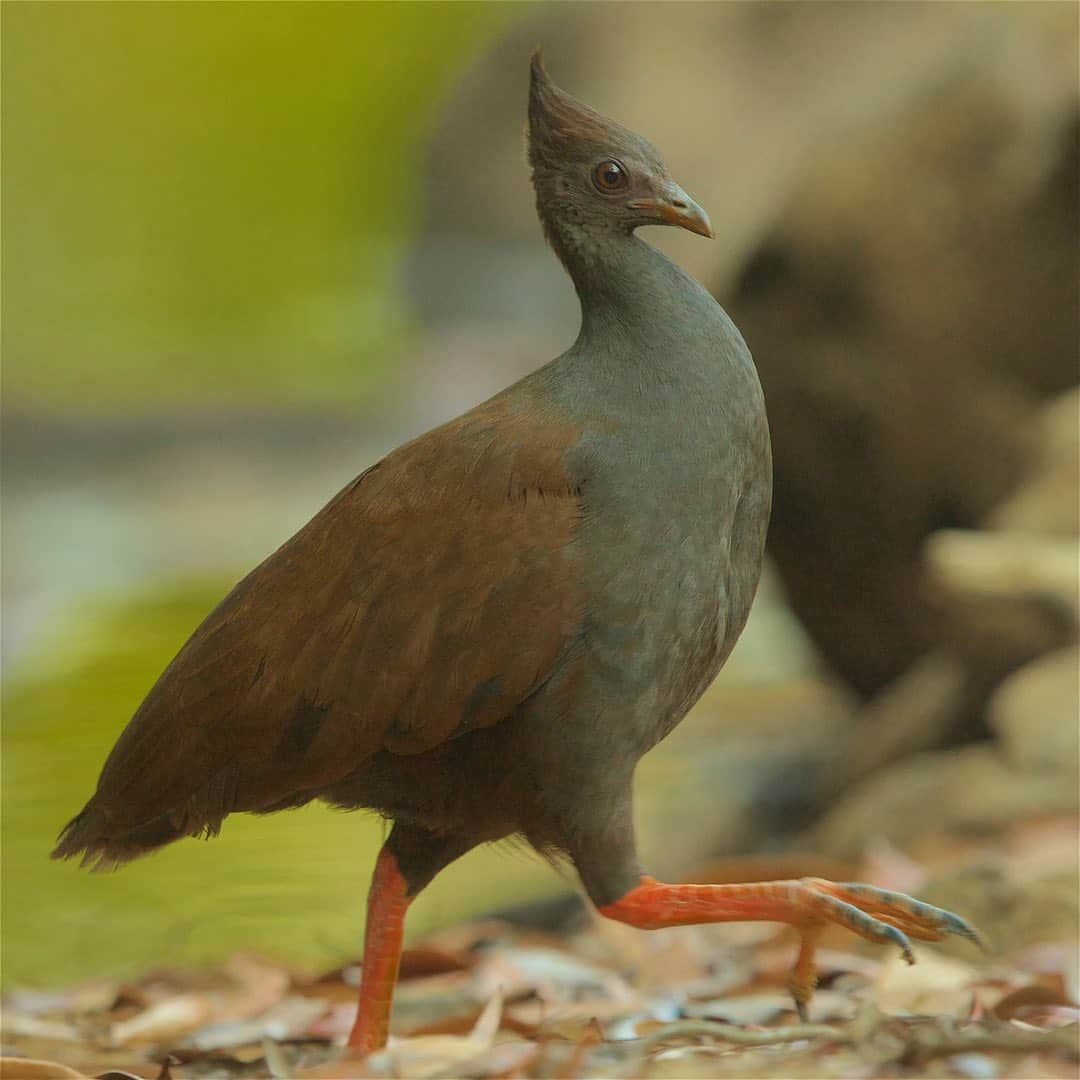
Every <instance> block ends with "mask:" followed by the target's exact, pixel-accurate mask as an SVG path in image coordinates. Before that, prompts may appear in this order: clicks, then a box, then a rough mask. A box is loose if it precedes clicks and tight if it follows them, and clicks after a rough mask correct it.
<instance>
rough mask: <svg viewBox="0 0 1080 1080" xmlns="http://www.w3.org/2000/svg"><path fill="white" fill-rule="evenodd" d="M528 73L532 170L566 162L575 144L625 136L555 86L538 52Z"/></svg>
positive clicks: (603, 118) (614, 126)
mask: <svg viewBox="0 0 1080 1080" xmlns="http://www.w3.org/2000/svg"><path fill="white" fill-rule="evenodd" d="M529 73H530V77H529V164H530V165H531V166H532V167H533V169H544V168H550V167H553V166H555V165H557V164H558V163H560V162H564V161H565V160H566V158H567V157H568V156H571V155H572V154H573V146H574V144H575V143H581V144H583V145H590V144H593V145H594V144H596V143H601V144H602V143H606V142H609V141H611V139H612V137H613V136H614V137H615V138H618V137H619V135H620V134H623V133H624V129H623V128H622V127H621V125H619V124H616V123H615V122H614V121H613V120H608V119H607V118H606V117H604V116H601V115H600V113H598V112H597V111H596V110H595V109H591V108H589V106H588V105H586V104H585V103H584V102H581V101H578V100H577V98H575V97H572V96H571V95H570V94H568V93H567V92H566V91H565V90H562V89H560V88H559V87H558V86H556V85H555V84H554V83H553V82H552V81H551V78H550V77H549V75H548V73H547V71H545V70H544V56H543V52H542V50H541V49H539V48H537V50H536V51H535V52H534V53H533V55H532V61H531V63H530V65H529ZM625 134H627V135H629V134H630V133H629V132H625Z"/></svg>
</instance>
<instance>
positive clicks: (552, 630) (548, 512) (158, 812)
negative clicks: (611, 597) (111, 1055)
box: [55, 394, 582, 867]
mask: <svg viewBox="0 0 1080 1080" xmlns="http://www.w3.org/2000/svg"><path fill="white" fill-rule="evenodd" d="M576 435H577V431H576V430H575V428H574V426H573V425H572V424H568V423H567V422H566V421H565V420H557V419H555V418H551V419H550V420H549V421H547V422H545V421H544V420H543V419H542V418H541V417H540V416H538V415H537V413H536V412H535V411H532V410H530V409H529V408H528V404H527V401H522V400H520V399H517V400H515V399H513V398H510V397H508V396H507V395H506V394H503V395H500V396H499V397H496V398H494V399H493V400H491V401H489V402H487V403H486V404H484V405H482V406H480V407H479V408H477V409H474V410H473V411H472V412H470V413H467V414H466V415H465V416H462V417H459V418H458V419H456V420H453V421H451V422H450V423H448V424H446V425H444V426H443V427H440V428H437V429H436V430H434V431H431V432H429V433H427V434H426V435H423V436H421V437H420V438H418V439H416V440H414V441H413V442H410V443H407V444H406V445H405V446H402V447H401V448H400V449H398V450H396V451H395V452H394V453H392V454H390V455H389V456H388V457H387V458H385V459H384V460H382V461H381V462H379V463H378V464H377V465H375V466H373V467H372V468H370V469H368V470H367V471H366V472H365V473H363V474H361V475H360V476H359V477H358V478H357V479H356V480H354V481H353V482H352V483H351V484H349V485H348V487H346V488H345V489H344V490H343V491H341V492H340V493H339V494H338V495H337V496H335V497H334V498H333V499H332V500H331V501H330V502H329V503H328V504H327V505H326V506H325V507H324V508H323V509H322V510H321V511H320V512H319V513H318V514H317V515H316V516H315V517H314V518H313V519H312V520H311V521H310V522H309V523H308V524H307V525H306V526H304V528H303V529H301V530H300V532H298V533H297V534H296V535H295V536H293V537H292V538H291V539H290V540H288V541H287V542H286V543H285V544H283V545H282V546H281V547H280V548H279V549H278V550H277V551H276V552H275V553H274V554H273V555H271V556H270V557H269V558H268V559H266V560H265V561H264V562H263V563H261V564H260V565H259V566H258V567H256V568H255V569H254V570H253V571H252V572H251V573H250V574H248V576H247V577H246V578H244V579H243V581H241V582H240V583H239V584H238V585H237V586H236V588H235V589H233V591H232V592H231V593H230V594H229V595H228V596H227V597H226V598H225V599H224V600H223V601H222V602H221V604H220V605H218V607H217V608H216V609H215V610H214V611H213V613H212V614H211V615H210V616H209V617H208V618H207V619H206V621H205V622H204V623H203V624H202V625H201V626H200V627H199V628H198V630H197V631H196V632H195V634H194V635H193V636H192V638H191V640H190V641H188V643H187V644H186V645H185V646H184V648H183V649H182V650H181V651H180V653H179V654H178V655H177V656H176V658H175V659H174V660H173V662H172V663H171V664H170V665H169V666H168V668H166V670H165V671H164V673H163V674H162V675H161V677H160V678H159V679H158V681H157V683H156V684H155V685H154V687H153V689H152V690H151V691H150V693H149V694H148V695H147V697H146V700H145V701H144V702H143V703H142V705H141V706H140V707H139V709H138V711H137V712H136V714H135V716H134V718H133V719H132V721H131V723H130V724H129V725H128V727H127V729H126V730H125V731H124V733H123V735H122V736H121V737H120V740H119V741H118V742H117V744H116V747H115V748H114V750H113V752H112V754H110V756H109V760H108V762H107V763H106V765H105V768H104V770H103V772H102V775H101V780H100V783H99V785H98V789H97V791H96V792H95V794H94V796H93V798H92V799H91V800H90V802H89V803H88V804H87V806H86V808H85V810H84V811H83V812H82V813H81V814H80V815H79V816H78V817H77V818H75V819H74V820H73V821H72V822H71V823H70V824H69V825H68V826H67V828H66V829H65V830H64V833H63V835H62V836H61V838H60V842H59V844H58V846H57V849H56V853H55V854H56V855H57V856H58V857H62V858H63V857H68V856H70V855H72V854H77V853H79V852H82V853H83V858H84V862H93V863H98V864H100V865H102V866H104V867H108V866H112V865H115V864H118V863H122V862H125V861H127V860H128V859H131V858H135V857H136V856H138V855H141V854H144V853H145V852H146V851H148V850H150V849H152V848H155V847H158V846H160V845H161V844H164V843H167V842H169V841H171V840H174V839H176V838H178V837H181V836H197V835H199V834H202V833H205V834H213V833H216V832H217V831H218V829H219V827H220V825H221V822H222V820H223V819H224V818H225V816H226V815H227V814H229V813H231V812H233V811H237V810H250V811H257V812H259V811H267V810H275V809H279V808H280V807H282V806H296V805H300V804H301V803H303V802H307V801H309V800H310V799H313V798H315V797H316V796H317V795H318V794H320V792H321V791H322V790H323V789H325V788H327V787H329V786H330V785H333V784H335V783H338V782H340V781H342V780H344V779H345V778H346V777H347V776H348V774H349V773H350V772H351V771H352V770H353V769H355V767H356V765H357V764H358V763H361V762H363V761H365V760H367V759H368V758H370V757H371V756H372V755H373V754H375V753H376V752H377V751H379V750H386V751H389V752H392V753H395V754H403V755H413V754H419V753H422V752H423V751H425V750H429V749H431V748H432V747H434V746H436V745H437V744H438V743H441V742H443V741H445V740H447V739H451V738H454V737H456V736H459V735H461V734H463V733H464V732H466V731H470V730H474V729H476V728H480V727H486V726H488V725H489V724H494V723H496V722H497V721H499V720H502V719H504V718H506V717H507V716H508V715H510V714H511V713H512V712H513V710H514V708H515V707H516V706H517V705H518V704H519V703H520V702H521V701H522V700H523V699H525V698H526V697H528V695H529V694H530V693H531V692H532V691H534V690H535V689H536V688H537V687H538V686H540V685H541V684H542V683H543V682H544V680H545V678H547V677H548V676H549V675H550V673H551V672H552V670H553V668H554V667H555V666H556V665H557V664H558V663H559V661H560V659H561V658H562V657H564V655H565V654H566V651H567V648H568V646H569V644H570V643H571V642H572V640H573V637H574V635H575V634H576V633H577V632H579V630H580V626H581V606H580V605H581V601H580V597H579V596H578V595H577V589H576V588H575V584H574V583H575V579H576V577H577V575H578V573H579V572H580V567H579V565H578V563H579V559H578V557H577V553H576V551H575V549H574V547H573V544H572V540H573V537H574V533H575V530H576V528H577V525H578V521H579V518H580V516H581V495H582V493H581V491H580V490H578V489H577V488H575V487H574V485H573V484H572V482H571V481H570V480H568V479H567V476H566V474H565V472H564V470H563V469H562V467H561V465H560V456H561V455H562V453H563V451H564V449H565V447H566V446H567V445H568V444H569V443H570V442H572V441H573V439H574V438H575V436H576ZM511 629H512V632H510V633H508V630H511Z"/></svg>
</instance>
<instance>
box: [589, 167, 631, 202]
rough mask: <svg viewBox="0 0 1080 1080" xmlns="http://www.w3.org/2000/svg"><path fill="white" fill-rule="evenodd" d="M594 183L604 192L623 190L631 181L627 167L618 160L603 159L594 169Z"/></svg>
mask: <svg viewBox="0 0 1080 1080" xmlns="http://www.w3.org/2000/svg"><path fill="white" fill-rule="evenodd" d="M593 183H594V184H595V185H596V186H597V187H598V188H599V189H600V190H601V191H603V192H605V193H607V194H610V193H611V192H613V191H622V190H623V189H624V188H625V187H626V186H627V185H628V184H629V183H630V177H629V176H628V175H627V172H626V169H624V168H623V167H622V165H620V164H619V163H618V162H617V161H601V162H600V164H599V165H597V166H596V168H595V169H593Z"/></svg>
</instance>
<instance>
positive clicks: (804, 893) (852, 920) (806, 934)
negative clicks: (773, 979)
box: [785, 878, 985, 1020]
mask: <svg viewBox="0 0 1080 1080" xmlns="http://www.w3.org/2000/svg"><path fill="white" fill-rule="evenodd" d="M787 884H790V885H793V886H795V887H796V888H795V889H794V890H793V903H794V906H795V907H796V908H798V909H801V911H802V918H801V919H798V920H796V919H794V918H793V919H790V920H785V921H790V922H791V923H792V924H793V925H794V926H795V927H796V929H797V930H798V931H799V939H800V942H799V955H798V958H797V959H796V961H795V966H794V968H792V971H791V977H790V979H789V981H788V987H789V989H790V990H791V996H792V997H793V998H794V999H795V1007H796V1009H798V1012H799V1016H800V1018H802V1019H803V1020H805V1019H806V1010H807V1005H808V1004H809V1002H810V998H811V996H812V995H813V992H814V987H815V986H816V985H817V972H816V970H815V967H814V952H815V949H816V946H817V939H818V937H819V936H820V934H821V931H822V930H823V929H824V927H825V926H827V925H828V924H829V923H836V924H838V925H840V926H844V927H846V928H847V929H848V930H851V931H852V932H853V933H855V934H858V935H859V936H860V937H863V938H866V940H867V941H873V942H876V943H878V944H880V945H888V944H893V945H896V946H897V947H898V948H899V949H900V954H901V955H902V956H903V958H904V959H905V960H906V961H907V962H908V963H909V964H914V963H915V954H914V953H913V952H912V948H911V939H912V938H914V939H915V940H917V941H941V940H942V939H943V938H946V937H950V936H953V935H956V936H958V937H966V938H967V939H968V940H969V941H972V942H974V943H975V944H976V945H978V946H979V947H980V948H984V947H985V946H984V945H983V942H982V940H981V939H980V937H979V935H978V933H977V932H976V930H975V928H974V927H972V926H971V925H970V924H969V923H967V922H966V921H965V920H963V919H961V918H960V916H959V915H954V914H953V913H952V912H951V911H946V910H945V909H944V908H939V907H934V906H933V905H932V904H925V903H923V902H922V901H921V900H916V899H914V898H913V897H910V896H908V895H906V894H905V893H899V892H892V891H890V890H888V889H878V888H876V887H875V886H873V885H862V884H859V883H858V882H847V883H844V884H837V883H835V882H832V881H826V880H824V879H823V878H803V879H802V880H800V881H797V882H790V883H787Z"/></svg>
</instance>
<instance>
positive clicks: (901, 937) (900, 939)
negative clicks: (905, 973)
mask: <svg viewBox="0 0 1080 1080" xmlns="http://www.w3.org/2000/svg"><path fill="white" fill-rule="evenodd" d="M879 925H880V926H881V928H882V929H881V932H882V933H883V934H884V935H885V937H887V938H888V939H889V940H890V941H891V942H893V944H894V945H897V946H899V948H900V955H901V956H902V957H903V958H904V960H905V961H906V962H907V963H909V964H914V963H915V953H914V952H912V949H911V942H910V941H908V938H907V935H906V934H905V933H904V932H903V930H897V929H896V927H895V926H889V924H888V923H881V924H879Z"/></svg>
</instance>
